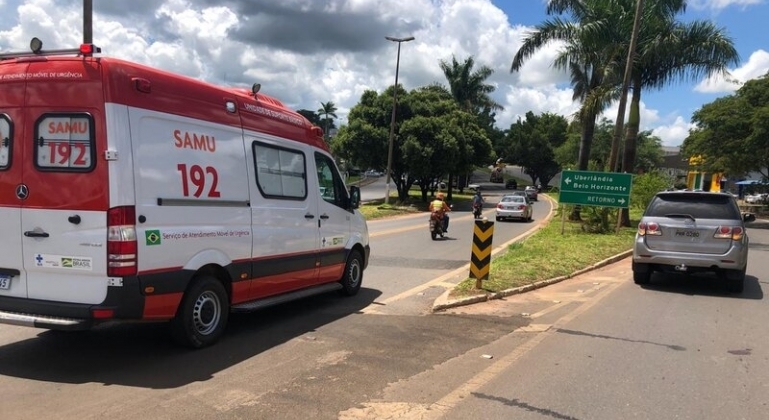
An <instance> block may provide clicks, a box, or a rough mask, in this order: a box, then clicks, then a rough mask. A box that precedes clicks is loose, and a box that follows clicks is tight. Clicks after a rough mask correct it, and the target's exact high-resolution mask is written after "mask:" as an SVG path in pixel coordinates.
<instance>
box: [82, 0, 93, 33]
mask: <svg viewBox="0 0 769 420" xmlns="http://www.w3.org/2000/svg"><path fill="white" fill-rule="evenodd" d="M83 44H93V0H83Z"/></svg>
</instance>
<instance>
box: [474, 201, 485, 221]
mask: <svg viewBox="0 0 769 420" xmlns="http://www.w3.org/2000/svg"><path fill="white" fill-rule="evenodd" d="M482 215H483V205H482V204H473V216H474V217H475V218H476V219H480V218H481V216H482Z"/></svg>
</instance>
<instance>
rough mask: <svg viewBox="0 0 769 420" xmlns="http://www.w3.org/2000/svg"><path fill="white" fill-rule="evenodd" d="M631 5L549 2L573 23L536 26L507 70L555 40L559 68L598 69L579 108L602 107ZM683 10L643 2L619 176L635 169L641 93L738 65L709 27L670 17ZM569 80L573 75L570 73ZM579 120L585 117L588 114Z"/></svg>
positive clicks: (673, 2) (670, 1)
mask: <svg viewBox="0 0 769 420" xmlns="http://www.w3.org/2000/svg"><path fill="white" fill-rule="evenodd" d="M636 1H637V0H596V1H591V2H586V1H584V0H551V1H550V3H548V8H547V11H548V14H553V13H559V14H560V13H566V12H569V13H571V15H572V17H573V18H574V19H575V22H574V23H571V22H565V21H562V20H561V19H558V18H554V19H551V20H549V21H546V22H544V23H543V24H541V25H540V26H538V30H537V31H535V32H534V33H532V34H531V35H529V37H527V39H526V40H525V41H524V45H523V47H522V48H521V50H519V51H518V53H516V56H515V58H514V60H513V65H512V67H511V71H515V70H518V69H520V67H521V66H522V64H523V60H524V59H526V58H528V57H530V56H531V55H533V53H534V52H536V50H537V49H539V48H541V47H542V46H544V45H545V44H547V43H549V42H551V41H554V40H559V41H564V42H565V43H566V45H567V47H566V49H565V51H567V52H568V51H569V50H571V51H573V52H574V53H573V54H568V53H563V54H562V55H566V56H568V57H569V58H568V59H566V58H561V57H559V58H560V59H561V62H560V65H561V66H563V65H564V63H572V62H574V63H579V64H586V65H592V66H596V67H598V68H599V69H601V70H602V74H603V80H602V81H601V83H600V84H599V85H597V86H595V87H593V88H592V89H591V90H590V93H588V95H587V96H586V98H585V100H584V101H583V106H584V104H585V103H586V102H592V103H593V104H594V105H595V104H601V103H606V101H607V100H610V99H611V98H612V97H615V96H616V95H617V90H618V87H619V85H620V82H621V78H619V77H617V76H618V75H619V74H621V73H622V72H621V71H619V70H620V69H624V66H625V60H626V59H627V51H628V48H629V45H628V41H629V38H630V36H629V34H630V33H631V31H632V26H633V20H634V17H635V7H634V6H635V3H636ZM685 8H686V1H685V0H656V1H648V2H647V7H646V8H645V9H644V11H643V17H642V20H641V22H642V24H641V27H640V31H639V36H638V46H637V48H636V59H635V60H634V61H633V63H634V64H633V68H632V73H631V82H632V91H633V93H632V99H631V103H630V115H629V118H628V119H629V121H628V125H627V132H626V140H625V147H624V155H623V170H624V171H628V172H632V171H633V168H634V166H635V153H636V140H637V137H638V127H639V125H640V101H641V91H642V89H644V88H652V89H662V88H664V87H665V86H667V85H668V84H670V83H671V82H673V81H676V80H680V79H687V78H689V79H692V80H697V79H698V78H700V77H702V76H706V75H712V74H714V73H723V72H725V71H726V66H727V65H728V64H732V63H735V64H736V63H737V62H738V60H739V58H738V54H737V52H736V50H735V48H734V45H733V43H732V41H731V40H730V39H729V38H728V37H727V36H726V35H725V34H724V33H723V32H722V31H721V30H719V29H717V28H716V27H715V26H714V25H713V24H712V23H710V22H708V21H692V22H689V23H680V22H677V21H676V20H675V17H676V16H677V15H678V14H679V13H682V12H684V11H685ZM580 51H593V52H594V54H597V57H595V56H594V57H590V56H589V55H585V54H577V53H578V52H580ZM554 64H556V65H558V64H559V63H558V62H556V63H554ZM572 76H575V74H574V72H573V71H572ZM572 78H573V79H574V77H572ZM596 108H600V107H596ZM582 115H584V116H587V117H589V116H590V113H589V112H587V113H584V114H582ZM583 122H584V121H583ZM583 127H584V125H583ZM583 141H584V139H583ZM581 146H582V144H581ZM613 169H615V168H610V170H613ZM623 213H625V212H623Z"/></svg>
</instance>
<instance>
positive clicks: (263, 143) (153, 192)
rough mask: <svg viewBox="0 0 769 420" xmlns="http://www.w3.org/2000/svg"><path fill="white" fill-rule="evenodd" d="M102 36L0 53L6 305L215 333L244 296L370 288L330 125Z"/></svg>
mask: <svg viewBox="0 0 769 420" xmlns="http://www.w3.org/2000/svg"><path fill="white" fill-rule="evenodd" d="M32 45H34V42H33V44H32ZM99 53H100V50H99V49H98V48H96V47H94V46H93V45H92V44H83V45H81V46H80V48H77V49H71V50H70V49H67V50H56V51H42V50H41V49H39V48H38V49H37V50H35V49H34V47H33V51H31V52H24V53H7V54H0V92H2V94H0V232H2V236H1V237H0V323H4V324H12V325H22V326H30V327H39V328H47V329H55V330H82V329H89V328H92V327H93V326H95V325H99V324H103V323H108V322H116V321H117V322H120V321H131V320H133V321H165V322H168V324H169V327H170V333H171V336H172V337H173V338H174V339H175V340H176V341H177V342H179V343H181V344H183V345H186V346H189V347H193V348H200V347H204V346H207V345H210V344H213V343H214V342H216V341H217V340H218V339H220V338H221V337H222V335H223V333H224V330H225V327H226V325H227V320H228V316H229V314H230V313H232V312H248V311H254V310H257V309H260V308H264V307H267V306H270V305H274V304H279V303H282V302H286V301H289V300H294V299H299V298H304V297H307V296H310V295H314V294H318V293H326V292H331V291H338V292H339V293H341V294H343V295H348V296H352V295H355V294H356V293H357V292H358V290H359V289H360V287H361V282H362V280H363V271H364V269H365V268H366V266H367V264H368V260H369V252H370V251H369V250H370V248H369V235H368V229H367V226H366V221H365V219H364V218H363V217H362V215H361V214H360V212H359V211H358V210H357V208H358V206H359V203H360V190H359V189H358V188H357V187H355V186H351V187H349V189H348V188H347V187H346V186H345V183H344V181H343V178H342V177H341V176H340V173H339V171H338V169H337V167H336V164H335V162H334V158H333V157H332V156H331V155H330V154H329V151H328V147H327V146H326V143H325V142H324V140H323V132H322V129H320V128H319V127H317V126H313V125H312V124H310V123H309V122H308V121H307V120H306V119H305V118H304V117H302V116H301V115H299V114H298V113H296V112H294V111H292V110H290V109H288V108H287V107H286V106H284V105H283V104H282V103H281V102H280V101H279V100H277V99H274V98H272V97H269V96H267V95H264V94H262V93H259V85H257V84H255V85H254V87H253V88H252V89H243V88H229V87H219V86H214V85H211V84H208V83H205V82H202V81H200V80H195V79H192V78H188V77H184V76H180V75H176V74H172V73H169V72H165V71H161V70H158V69H153V68H150V67H146V66H143V65H139V64H135V63H131V62H127V61H123V60H118V59H113V58H108V57H103V56H101V55H100V54H99Z"/></svg>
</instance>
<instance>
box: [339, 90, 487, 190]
mask: <svg viewBox="0 0 769 420" xmlns="http://www.w3.org/2000/svg"><path fill="white" fill-rule="evenodd" d="M393 88H394V87H390V88H388V89H387V90H386V91H385V92H384V93H382V94H381V95H378V94H377V93H376V92H373V91H367V92H364V94H363V96H362V97H361V101H360V103H359V104H358V105H356V106H354V107H353V108H352V109H351V110H350V115H349V117H348V121H349V123H348V125H346V126H344V127H342V129H341V130H340V131H339V134H338V135H337V136H336V137H335V138H334V140H333V141H332V143H331V148H332V151H334V153H335V154H338V155H339V156H340V157H343V158H345V159H348V160H349V161H350V162H352V163H353V164H355V165H358V166H365V167H371V168H383V167H384V166H385V165H386V159H387V147H388V136H389V127H390V112H392V90H391V89H393ZM398 89H401V91H399V93H398V98H399V100H398V112H397V114H396V115H397V119H396V128H395V130H396V131H395V133H396V135H395V138H396V142H395V147H394V148H393V160H392V180H393V182H394V183H395V186H396V188H397V191H398V198H399V200H400V201H401V202H402V201H405V200H406V199H407V198H408V191H409V189H410V188H411V185H412V184H413V182H414V180H420V181H422V182H421V183H420V186H421V188H422V198H423V200H427V192H428V190H429V184H430V182H429V181H432V180H437V179H440V178H441V177H442V176H444V175H445V174H447V173H452V172H456V171H458V170H459V169H463V168H465V167H466V166H467V165H470V164H475V163H477V162H478V161H488V159H489V155H490V153H491V142H490V141H489V139H488V138H487V137H486V135H485V132H484V131H483V130H482V129H481V128H480V127H479V126H478V125H477V121H476V118H475V117H474V116H473V115H471V114H469V113H467V112H464V111H462V110H461V109H459V105H458V104H457V103H456V102H455V101H454V99H453V98H452V96H451V94H450V93H449V92H448V91H447V90H446V89H445V88H443V87H442V86H437V85H432V86H426V87H422V88H417V89H414V90H413V91H411V92H409V93H406V92H403V91H402V88H400V87H398ZM406 175H408V176H406Z"/></svg>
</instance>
